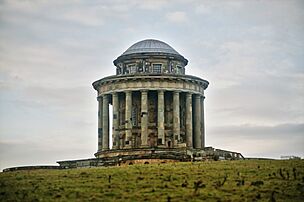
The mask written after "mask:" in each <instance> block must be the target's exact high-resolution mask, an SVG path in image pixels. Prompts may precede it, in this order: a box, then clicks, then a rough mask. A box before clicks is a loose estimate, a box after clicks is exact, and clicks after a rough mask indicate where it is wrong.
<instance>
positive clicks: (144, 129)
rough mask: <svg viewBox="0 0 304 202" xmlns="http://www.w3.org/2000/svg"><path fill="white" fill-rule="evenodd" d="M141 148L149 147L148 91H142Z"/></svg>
mask: <svg viewBox="0 0 304 202" xmlns="http://www.w3.org/2000/svg"><path fill="white" fill-rule="evenodd" d="M141 146H148V91H141Z"/></svg>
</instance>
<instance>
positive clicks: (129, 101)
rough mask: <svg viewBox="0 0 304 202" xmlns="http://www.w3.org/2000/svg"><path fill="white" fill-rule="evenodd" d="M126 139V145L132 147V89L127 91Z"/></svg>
mask: <svg viewBox="0 0 304 202" xmlns="http://www.w3.org/2000/svg"><path fill="white" fill-rule="evenodd" d="M125 128H126V140H125V147H127V148H130V147H131V146H132V91H127V92H126V121H125Z"/></svg>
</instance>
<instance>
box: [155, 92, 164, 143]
mask: <svg viewBox="0 0 304 202" xmlns="http://www.w3.org/2000/svg"><path fill="white" fill-rule="evenodd" d="M157 104H158V105H157V107H158V113H157V133H158V139H161V145H165V126H164V119H165V118H164V91H162V90H160V91H158V103H157ZM158 143H160V142H158Z"/></svg>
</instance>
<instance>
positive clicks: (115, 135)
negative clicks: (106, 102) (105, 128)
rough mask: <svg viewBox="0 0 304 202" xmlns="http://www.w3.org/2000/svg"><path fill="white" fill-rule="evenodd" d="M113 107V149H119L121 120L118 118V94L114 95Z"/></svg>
mask: <svg viewBox="0 0 304 202" xmlns="http://www.w3.org/2000/svg"><path fill="white" fill-rule="evenodd" d="M112 105H113V127H112V142H113V149H119V118H118V110H119V109H118V108H119V107H118V94H117V93H113V94H112Z"/></svg>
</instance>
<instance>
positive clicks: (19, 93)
mask: <svg viewBox="0 0 304 202" xmlns="http://www.w3.org/2000/svg"><path fill="white" fill-rule="evenodd" d="M143 39H158V40H161V41H164V42H166V43H168V44H169V45H170V46H172V47H173V48H174V49H175V50H177V51H178V52H179V53H180V54H182V55H183V56H184V57H185V58H187V59H188V60H189V63H188V65H187V66H186V74H189V75H195V76H199V77H201V78H203V79H206V80H208V81H209V82H210V85H209V87H208V88H207V90H206V91H205V96H206V99H205V123H206V146H212V147H214V148H220V149H226V150H232V151H237V152H241V153H242V154H243V155H244V156H245V157H269V158H280V156H281V155H296V156H300V157H304V1H301V0H299V1H293V0H288V1H285V0H284V1H283V0H276V1H273V0H269V1H258V0H256V1H255V0H244V1H233V0H231V1H225V0H221V1H220V0H218V1H217V0H212V1H207V0H175V1H173V0H171V1H170V0H145V1H143V0H128V1H124V0H103V1H97V0H91V1H84V0H83V1H82V0H73V1H72V0H65V1H61V0H58V1H56V0H55V1H47V0H31V1H29V0H23V1H16V0H7V1H6V0H0V169H3V168H6V167H12V166H22V165H41V164H47V165H54V164H56V161H58V160H68V159H83V158H92V157H93V154H94V153H95V152H96V151H97V100H96V91H95V90H94V89H93V87H92V85H91V84H92V82H94V81H96V80H98V79H100V78H103V77H105V76H109V75H114V74H115V67H114V65H113V60H114V59H116V58H117V57H118V56H119V55H120V54H122V53H123V52H124V51H125V50H126V49H127V48H128V47H130V46H131V45H132V44H134V43H136V42H138V41H141V40H143Z"/></svg>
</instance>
